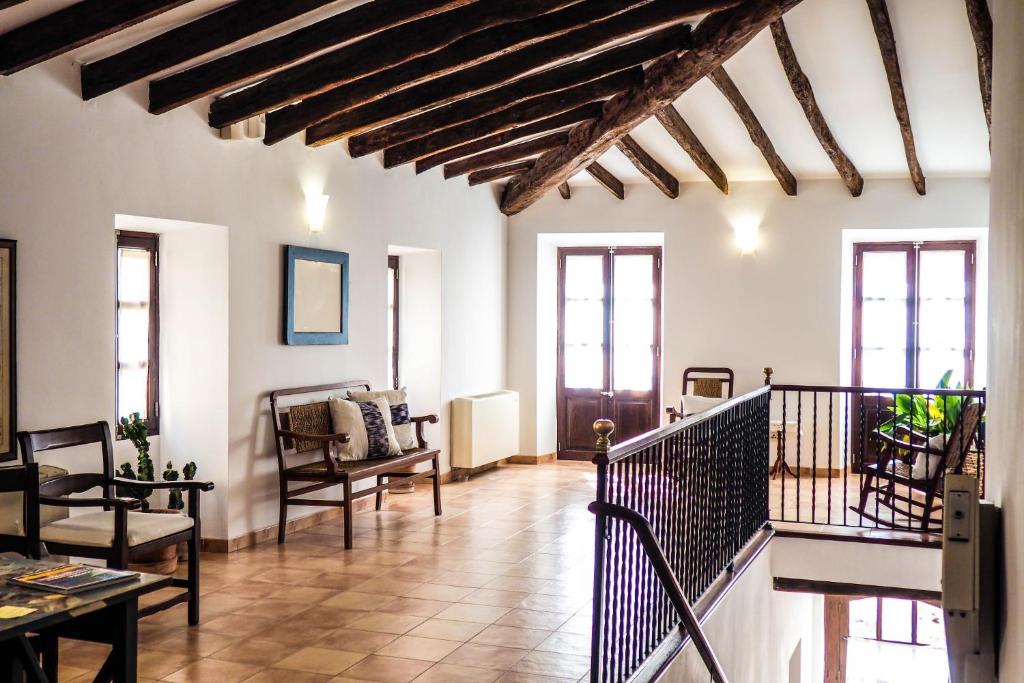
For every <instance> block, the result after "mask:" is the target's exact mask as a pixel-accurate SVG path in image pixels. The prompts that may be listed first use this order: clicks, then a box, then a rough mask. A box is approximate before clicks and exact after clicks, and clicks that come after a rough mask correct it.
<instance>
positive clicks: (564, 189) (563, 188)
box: [558, 181, 572, 199]
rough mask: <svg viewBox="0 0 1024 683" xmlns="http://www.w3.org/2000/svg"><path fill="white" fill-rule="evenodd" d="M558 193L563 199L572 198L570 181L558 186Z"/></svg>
mask: <svg viewBox="0 0 1024 683" xmlns="http://www.w3.org/2000/svg"><path fill="white" fill-rule="evenodd" d="M558 194H560V195H562V199H571V198H572V189H571V188H570V187H569V182H568V181H566V182H564V183H562V184H561V185H559V186H558Z"/></svg>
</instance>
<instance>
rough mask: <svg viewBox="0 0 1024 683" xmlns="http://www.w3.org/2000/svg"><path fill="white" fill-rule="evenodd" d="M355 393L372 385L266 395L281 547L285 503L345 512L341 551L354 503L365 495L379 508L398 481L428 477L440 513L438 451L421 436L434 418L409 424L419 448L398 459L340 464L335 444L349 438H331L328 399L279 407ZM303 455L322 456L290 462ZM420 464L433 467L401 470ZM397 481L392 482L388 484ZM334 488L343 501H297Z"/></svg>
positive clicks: (349, 539)
mask: <svg viewBox="0 0 1024 683" xmlns="http://www.w3.org/2000/svg"><path fill="white" fill-rule="evenodd" d="M349 389H357V390H361V391H369V390H370V385H369V383H368V382H365V381H361V380H360V381H354V382H339V383H337V384H324V385H320V386H313V387H298V388H296V389H281V390H278V391H275V392H273V393H271V395H270V412H271V415H272V416H273V419H274V444H275V446H276V447H277V463H278V472H279V476H280V501H281V503H280V511H279V517H278V526H277V542H278V543H284V539H285V533H286V530H287V524H288V506H289V505H312V506H322V507H340V508H343V509H344V514H345V518H344V535H345V548H346V549H350V548H351V547H352V514H353V505H352V504H353V502H354V501H356V500H358V499H359V498H362V497H364V496H369V495H376V509H377V510H380V509H381V506H382V504H383V497H384V491H387V490H388V489H389V488H391V487H392V486H398V485H400V484H401V483H404V482H409V481H416V480H419V479H428V478H429V479H432V480H433V489H434V514H435V515H440V514H441V480H440V477H441V463H440V456H441V452H440V451H438V450H437V449H431V448H430V447H428V446H427V441H426V438H425V437H424V434H423V425H424V424H436V423H437V421H438V418H437V415H425V416H422V417H413V418H411V422H412V423H413V424H415V425H416V441H417V445H418V448H414V449H412V450H408V451H405V452H403V453H402V455H395V456H391V457H387V458H376V459H373V460H347V461H342V460H339V459H338V458H337V457H336V456H335V446H336V445H337V444H343V443H347V442H348V440H349V437H348V435H347V434H335V433H333V432H334V429H333V426H332V423H331V414H330V408H329V406H328V403H327V401H325V400H323V399H321V400H315V401H313V402H312V403H303V404H297V405H290V406H287V405H282V404H281V399H282V398H284V397H295V396H302V395H307V396H310V397H312V396H315V395H317V394H320V395H322V394H323V393H325V392H329V391H344V392H347V390H349ZM303 454H306V455H313V454H319V456H320V458H319V459H315V460H312V461H311V462H309V460H310V458H309V457H306V458H303V459H304V460H306V461H307V462H305V463H302V464H294V462H293V461H297V460H299V457H300V456H302V455H303ZM421 462H429V463H431V467H430V469H428V470H425V471H423V472H410V471H400V470H403V469H407V468H410V466H412V465H416V464H418V463H421ZM374 478H375V479H376V482H377V485H376V486H372V487H369V488H365V489H362V490H360V491H354V490H353V488H352V485H353V483H354V482H356V481H360V480H362V479H374ZM392 480H396V481H392ZM291 482H296V483H302V484H303V485H302V486H299V487H297V488H289V483H291ZM333 486H340V487H341V489H342V497H341V500H338V499H333V500H330V499H322V498H300V497H299V496H302V495H303V494H306V493H312V492H314V491H320V490H322V489H326V488H330V487H333Z"/></svg>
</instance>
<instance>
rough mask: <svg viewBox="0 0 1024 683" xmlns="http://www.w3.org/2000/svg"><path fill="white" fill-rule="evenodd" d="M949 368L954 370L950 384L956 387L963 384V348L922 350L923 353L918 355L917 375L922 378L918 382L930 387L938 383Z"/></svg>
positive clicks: (926, 387)
mask: <svg viewBox="0 0 1024 683" xmlns="http://www.w3.org/2000/svg"><path fill="white" fill-rule="evenodd" d="M947 370H952V371H953V376H952V378H951V379H950V381H949V384H950V386H952V387H955V386H956V385H957V384H958V383H959V384H961V385H962V384H963V382H964V352H963V349H954V350H950V349H946V350H942V349H936V350H924V349H922V350H921V354H920V355H919V356H918V367H917V376H918V378H919V379H920V381H919V382H918V384H920V385H921V387H922V388H925V389H930V388H932V387H934V386H935V385H937V384H938V383H939V380H940V379H942V376H943V375H944V374H945V373H946V371H947Z"/></svg>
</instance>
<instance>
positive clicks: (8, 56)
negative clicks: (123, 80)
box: [0, 0, 189, 76]
mask: <svg viewBox="0 0 1024 683" xmlns="http://www.w3.org/2000/svg"><path fill="white" fill-rule="evenodd" d="M188 1H189V0H82V2H76V3H75V4H73V5H69V6H67V7H65V8H64V9H60V10H57V11H56V12H53V13H52V14H47V15H46V16H44V17H40V18H39V19H36V20H35V21H31V22H29V23H27V24H25V25H24V26H19V27H18V28H15V29H12V30H10V31H8V32H7V33H4V34H3V35H0V75H3V76H9V75H11V74H13V73H16V72H18V71H21V70H22V69H25V68H28V67H30V66H33V65H35V64H39V63H40V62H45V61H46V60H48V59H52V58H53V57H56V56H57V55H61V54H64V53H65V52H70V51H71V50H74V49H76V48H79V47H82V46H83V45H87V44H89V43H91V42H93V41H95V40H99V39H100V38H104V37H106V36H109V35H111V34H113V33H117V32H118V31H123V30H124V29H126V28H129V27H131V26H134V25H136V24H138V23H140V22H143V21H145V20H146V19H150V18H152V17H155V16H157V15H158V14H163V13H164V12H167V11H168V10H172V9H174V8H175V7H178V6H180V5H184V4H185V3H186V2H188Z"/></svg>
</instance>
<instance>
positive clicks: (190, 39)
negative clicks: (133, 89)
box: [82, 0, 335, 100]
mask: <svg viewBox="0 0 1024 683" xmlns="http://www.w3.org/2000/svg"><path fill="white" fill-rule="evenodd" d="M334 1H335V0H291V2H280V1H279V0H238V1H237V2H234V3H232V4H230V5H226V6H225V7H221V8H220V9H217V10H215V11H213V12H210V13H209V14H206V15H204V16H201V17H199V18H198V19H195V20H193V21H190V22H188V23H187V24H182V25H181V26H176V27H175V28H173V29H171V30H169V31H165V32H164V33H161V34H160V35H158V36H154V37H153V38H150V39H149V40H145V41H143V42H141V43H139V44H138V45H133V46H132V47H130V48H128V49H126V50H122V51H121V52H118V53H117V54H114V55H111V56H109V57H106V58H104V59H100V60H97V61H95V62H90V63H88V64H86V65H84V66H83V67H82V99H84V100H91V99H92V98H94V97H99V96H100V95H104V94H106V93H108V92H112V91H114V90H117V89H118V88H120V87H121V86H124V85H128V84H129V83H133V82H135V81H137V80H140V79H142V78H146V77H147V76H152V75H153V74H155V73H159V72H161V71H164V70H166V69H170V68H171V67H172V66H175V65H177V64H182V63H184V62H187V61H189V60H190V59H195V58H196V57H201V56H202V55H204V54H206V53H208V52H213V51H214V50H217V49H219V48H222V47H226V46H228V45H231V44H233V43H236V42H238V41H240V40H242V39H243V38H247V37H249V36H252V35H255V34H257V33H259V32H260V31H265V30H267V29H269V28H273V27H274V26H276V25H278V24H280V23H283V22H286V21H289V20H291V19H294V18H296V17H300V16H302V15H303V14H306V13H308V12H312V11H313V10H316V9H320V8H321V7H323V6H325V5H329V4H331V3H332V2H334Z"/></svg>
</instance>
